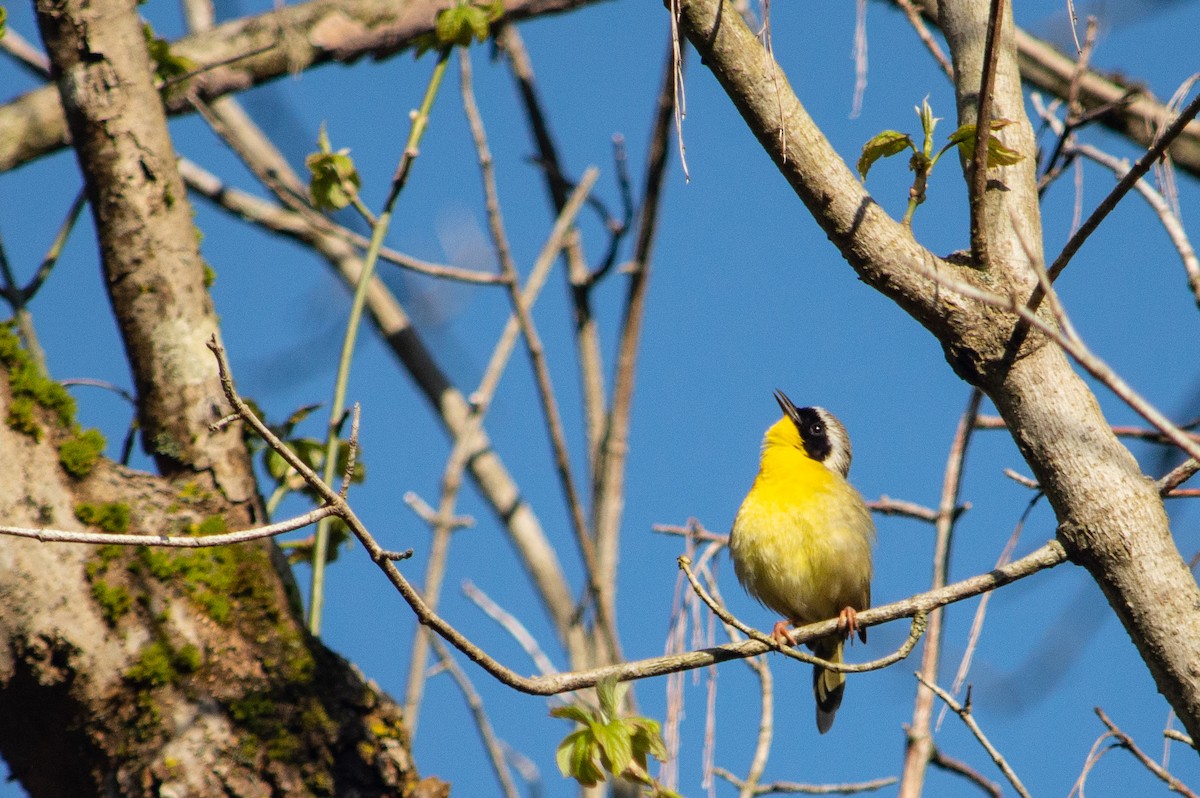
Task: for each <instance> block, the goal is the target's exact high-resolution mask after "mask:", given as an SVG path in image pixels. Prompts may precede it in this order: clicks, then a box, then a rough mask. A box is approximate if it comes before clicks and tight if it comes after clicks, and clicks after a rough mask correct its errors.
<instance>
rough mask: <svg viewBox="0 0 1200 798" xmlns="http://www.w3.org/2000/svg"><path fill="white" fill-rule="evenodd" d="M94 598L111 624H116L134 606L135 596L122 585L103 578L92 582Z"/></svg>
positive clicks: (101, 612)
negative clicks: (111, 583) (112, 583)
mask: <svg viewBox="0 0 1200 798" xmlns="http://www.w3.org/2000/svg"><path fill="white" fill-rule="evenodd" d="M89 565H90V563H89ZM89 576H90V574H89ZM92 598H94V599H95V600H96V603H97V604H99V605H100V614H101V615H102V616H104V620H105V621H106V622H107V623H108V625H109V626H116V625H117V621H119V620H121V617H122V616H123V615H125V614H126V613H128V612H129V610H130V608H132V607H133V597H132V596H131V595H129V591H128V590H126V589H125V588H124V587H122V586H121V585H110V584H109V583H108V582H105V581H104V580H103V579H95V580H94V581H93V582H92Z"/></svg>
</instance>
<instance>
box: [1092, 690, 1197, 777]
mask: <svg viewBox="0 0 1200 798" xmlns="http://www.w3.org/2000/svg"><path fill="white" fill-rule="evenodd" d="M1096 715H1097V717H1099V718H1100V721H1101V722H1102V723H1103V724H1104V725H1105V726H1107V727H1108V731H1109V733H1110V734H1112V736H1113V739H1115V740H1116V741H1117V744H1118V745H1119V746H1121V747H1122V748H1124V749H1125V750H1126V751H1128V752H1129V753H1131V754H1133V756H1134V757H1135V758H1136V759H1137V760H1138V761H1139V762H1141V763H1142V764H1143V765H1144V766H1145V767H1146V770H1149V771H1150V772H1151V773H1153V774H1154V775H1155V776H1158V777H1159V778H1160V779H1162V781H1163V783H1164V784H1166V785H1167V787H1169V788H1170V789H1171V791H1172V792H1177V793H1179V794H1180V795H1183V796H1187V798H1197V796H1196V793H1194V792H1192V791H1191V790H1190V789H1188V787H1187V785H1186V784H1184V783H1183V782H1182V781H1180V780H1179V779H1177V778H1175V777H1174V776H1172V775H1171V774H1170V773H1168V772H1167V770H1166V769H1165V768H1163V767H1162V766H1161V765H1159V764H1158V763H1157V762H1155V761H1154V760H1153V759H1151V758H1150V757H1148V756H1146V754H1145V753H1144V752H1143V751H1142V749H1140V748H1138V747H1137V743H1135V742H1134V741H1133V738H1132V737H1130V736H1129V735H1128V734H1126V733H1125V732H1123V731H1121V730H1120V729H1119V728H1117V724H1115V723H1113V722H1112V721H1111V720H1109V718H1108V715H1106V714H1104V710H1103V709H1101V708H1100V707H1096Z"/></svg>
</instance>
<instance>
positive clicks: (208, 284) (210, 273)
mask: <svg viewBox="0 0 1200 798" xmlns="http://www.w3.org/2000/svg"><path fill="white" fill-rule="evenodd" d="M197 233H199V228H197ZM201 238H203V236H201ZM216 281H217V270H216V269H214V268H213V267H212V266H209V265H208V264H207V263H205V264H204V287H205V288H212V287H213V283H215V282H216Z"/></svg>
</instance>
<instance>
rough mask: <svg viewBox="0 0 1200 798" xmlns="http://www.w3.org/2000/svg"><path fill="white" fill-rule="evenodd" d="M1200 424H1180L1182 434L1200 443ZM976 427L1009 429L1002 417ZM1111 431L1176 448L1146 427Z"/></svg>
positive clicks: (1198, 421)
mask: <svg viewBox="0 0 1200 798" xmlns="http://www.w3.org/2000/svg"><path fill="white" fill-rule="evenodd" d="M1198 424H1200V418H1193V419H1190V420H1189V421H1185V422H1183V423H1181V424H1178V425H1177V426H1178V427H1179V430H1180V433H1181V434H1182V435H1186V436H1187V437H1189V438H1191V439H1192V440H1194V441H1196V442H1197V443H1200V432H1191V431H1190V430H1191V429H1193V428H1194V427H1196V426H1197V425H1198ZM975 426H976V427H977V428H978V429H1008V424H1007V423H1005V421H1004V419H1003V418H1001V417H1000V416H983V415H981V416H979V417H978V418H977V419H976V421H975ZM1109 429H1111V430H1112V433H1113V435H1116V436H1117V437H1118V438H1133V439H1134V440H1141V441H1146V442H1148V443H1159V444H1162V445H1164V446H1174V445H1175V443H1174V441H1172V440H1171V439H1170V438H1168V437H1167V436H1166V435H1164V434H1163V433H1162V432H1161V431H1159V430H1156V429H1146V428H1145V427H1133V426H1129V425H1124V424H1115V425H1113V426H1111V427H1109Z"/></svg>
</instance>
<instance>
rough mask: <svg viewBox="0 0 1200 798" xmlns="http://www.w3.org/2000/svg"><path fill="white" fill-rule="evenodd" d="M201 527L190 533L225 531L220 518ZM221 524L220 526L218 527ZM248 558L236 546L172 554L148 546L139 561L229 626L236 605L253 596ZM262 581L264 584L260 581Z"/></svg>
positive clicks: (143, 549) (200, 525) (208, 613)
mask: <svg viewBox="0 0 1200 798" xmlns="http://www.w3.org/2000/svg"><path fill="white" fill-rule="evenodd" d="M211 518H212V519H216V521H211V523H210V520H211V519H205V521H202V522H200V523H199V524H191V525H189V526H188V528H187V531H188V532H189V533H190V534H197V533H198V532H199V530H200V529H202V528H205V525H206V523H207V524H208V525H209V526H208V528H211V529H218V528H219V529H221V530H224V528H225V521H224V519H222V518H221V517H220V516H212V517H211ZM217 521H219V524H218V523H217ZM244 559H245V556H244V555H243V554H242V553H241V552H240V551H239V549H238V548H237V547H234V546H214V547H212V548H205V549H190V550H183V551H178V552H176V551H172V550H169V549H156V548H153V547H150V546H146V547H143V548H139V549H138V560H139V562H140V563H141V565H142V566H143V567H145V568H146V570H148V571H149V572H150V574H151V575H152V576H153V577H154V578H156V579H159V580H168V579H170V580H175V581H176V582H177V584H180V585H181V586H182V587H183V589H184V591H185V592H186V593H187V595H188V598H190V599H191V600H192V601H193V602H195V604H196V605H197V606H199V607H200V609H202V610H203V611H204V614H205V615H207V616H208V617H209V618H212V619H213V620H214V621H216V622H217V623H220V624H225V623H228V622H229V620H230V618H231V617H232V616H233V607H234V602H235V601H236V600H238V599H241V598H244V597H247V596H249V595H252V594H253V585H254V583H255V580H256V578H257V577H256V575H255V574H253V573H247V574H246V576H245V577H243V575H242V566H243V561H244ZM259 581H261V580H259Z"/></svg>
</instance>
